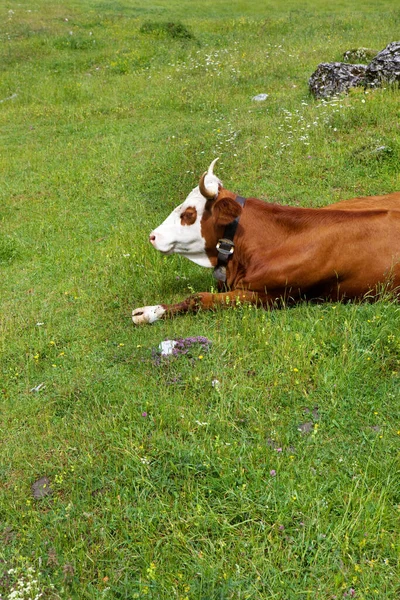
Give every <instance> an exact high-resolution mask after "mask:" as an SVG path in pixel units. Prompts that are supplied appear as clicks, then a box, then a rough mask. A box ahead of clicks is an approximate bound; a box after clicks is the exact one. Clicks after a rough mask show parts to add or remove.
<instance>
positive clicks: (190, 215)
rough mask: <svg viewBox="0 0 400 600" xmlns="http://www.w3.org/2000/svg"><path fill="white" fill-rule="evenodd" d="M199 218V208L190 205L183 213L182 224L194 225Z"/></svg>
mask: <svg viewBox="0 0 400 600" xmlns="http://www.w3.org/2000/svg"><path fill="white" fill-rule="evenodd" d="M196 219H197V210H196V208H195V207H194V206H189V208H186V210H184V211H183V213H181V224H182V225H193V223H194V222H195V221H196Z"/></svg>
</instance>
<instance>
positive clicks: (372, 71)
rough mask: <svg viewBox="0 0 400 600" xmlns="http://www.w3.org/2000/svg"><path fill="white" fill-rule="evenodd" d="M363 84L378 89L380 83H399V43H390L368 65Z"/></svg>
mask: <svg viewBox="0 0 400 600" xmlns="http://www.w3.org/2000/svg"><path fill="white" fill-rule="evenodd" d="M365 83H366V84H367V85H368V86H375V87H378V86H380V85H382V83H400V42H391V43H390V44H388V45H387V46H386V48H385V49H384V50H382V51H381V52H379V53H378V54H377V55H376V56H375V58H374V59H373V60H372V61H371V62H370V63H369V65H368V67H367V70H366V73H365Z"/></svg>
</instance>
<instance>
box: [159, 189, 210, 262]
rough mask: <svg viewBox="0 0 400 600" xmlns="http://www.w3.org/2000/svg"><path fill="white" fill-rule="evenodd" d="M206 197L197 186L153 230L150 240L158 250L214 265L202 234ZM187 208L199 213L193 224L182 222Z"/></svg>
mask: <svg viewBox="0 0 400 600" xmlns="http://www.w3.org/2000/svg"><path fill="white" fill-rule="evenodd" d="M205 205H206V199H205V198H204V197H203V196H202V195H201V194H200V191H199V188H198V187H197V188H195V189H194V190H192V191H191V192H190V194H189V196H188V197H187V198H186V200H185V201H184V202H183V203H182V204H181V205H180V206H178V207H177V208H175V209H174V210H173V211H172V213H171V214H170V215H169V217H167V218H166V219H165V221H164V222H163V223H161V225H160V226H159V227H157V229H155V230H154V231H152V232H151V234H150V241H151V243H152V244H153V246H154V248H156V250H159V251H160V252H163V253H164V254H173V253H176V254H180V255H181V256H186V257H187V258H188V259H189V260H191V261H193V262H195V263H196V264H198V265H200V266H202V267H212V264H211V262H210V260H209V258H208V256H207V254H206V251H205V239H204V238H203V237H202V235H201V218H202V216H203V212H204V207H205ZM187 208H195V209H196V212H197V215H196V220H195V221H194V223H193V224H192V225H185V224H182V221H181V215H182V214H183V213H184V212H185V210H186V209H187Z"/></svg>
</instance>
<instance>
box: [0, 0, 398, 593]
mask: <svg viewBox="0 0 400 600" xmlns="http://www.w3.org/2000/svg"><path fill="white" fill-rule="evenodd" d="M0 17H1V18H0V42H1V44H0V73H1V76H0V126H1V130H0V131H1V147H2V151H1V155H0V166H1V169H0V172H1V175H0V177H1V186H0V197H1V200H0V269H1V282H0V303H1V304H0V306H1V309H0V311H1V334H0V350H1V366H0V377H1V380H0V398H1V404H0V406H1V417H0V430H1V439H0V443H1V458H0V469H1V471H0V473H1V479H0V481H1V484H0V515H1V518H0V598H1V600H27V599H33V598H39V597H41V598H46V599H63V600H64V599H96V600H97V599H102V598H110V599H129V600H130V599H134V598H140V599H147V598H149V599H154V600H171V599H177V600H228V599H235V600H244V599H254V600H264V599H265V600H267V599H277V600H297V599H299V600H300V599H302V600H306V599H310V600H331V599H335V598H337V599H339V598H346V597H348V598H351V597H355V598H357V599H360V600H361V599H365V600H369V599H375V598H376V599H385V600H386V599H387V600H398V598H399V597H400V577H399V555H400V543H399V535H398V534H399V529H400V527H399V525H400V519H399V517H400V480H399V455H398V450H399V441H400V420H399V396H400V392H399V377H400V329H399V316H400V313H399V307H398V305H397V304H396V303H395V302H393V301H392V300H391V299H390V298H387V297H385V296H384V295H383V297H382V299H381V300H379V301H378V302H377V303H375V304H367V303H360V304H347V305H343V304H329V303H327V304H325V305H320V306H312V305H307V304H303V305H300V306H298V307H296V308H292V309H287V310H280V311H275V312H266V311H263V310H257V309H254V308H252V307H248V306H241V307H238V308H236V309H234V310H226V311H217V312H215V313H206V312H204V313H200V314H198V315H196V316H185V317H181V318H176V319H174V320H171V321H165V322H158V323H156V324H154V325H153V326H147V327H141V328H135V327H134V326H133V325H132V322H131V318H130V314H131V310H132V308H134V307H138V306H142V305H147V304H156V303H159V302H174V301H178V300H180V299H183V298H184V297H186V296H187V295H188V294H189V293H190V291H193V290H194V291H205V290H209V289H210V288H211V287H212V286H213V285H214V283H213V280H212V277H211V275H210V273H209V271H208V270H203V269H202V268H201V267H198V266H196V265H194V264H191V263H189V261H185V260H184V259H180V258H179V257H168V259H166V258H163V257H162V256H161V255H160V254H158V253H156V252H155V251H154V250H153V249H152V248H151V247H150V245H149V243H148V233H149V232H150V230H151V229H152V228H153V227H155V226H156V225H158V224H159V223H161V221H162V220H163V219H164V218H165V217H166V216H167V215H168V214H169V213H170V211H171V210H172V208H174V207H175V206H176V205H177V204H179V203H180V202H182V201H183V199H184V198H185V197H186V195H187V194H188V192H189V191H190V190H191V189H192V188H193V187H195V186H196V185H197V183H198V178H199V176H200V175H201V174H202V173H203V171H204V170H205V169H206V168H207V167H208V165H209V163H210V162H211V160H212V159H213V158H215V157H216V156H219V157H220V161H219V163H218V165H217V173H218V175H219V176H220V177H221V178H222V179H223V180H224V183H225V186H226V187H227V188H228V189H231V190H233V191H236V192H238V193H240V194H242V195H244V196H246V195H255V196H258V197H262V198H265V199H270V200H273V201H277V202H282V203H286V204H296V205H301V206H323V205H326V204H329V203H331V202H334V201H338V200H339V199H344V198H351V197H353V196H356V195H368V194H375V193H376V194H381V193H386V192H387V193H388V192H391V191H395V190H400V181H399V179H400V178H399V160H400V129H399V123H400V103H399V91H398V90H393V89H379V90H375V91H369V92H368V91H365V92H364V90H363V89H358V90H355V91H353V92H352V93H351V94H350V95H349V96H346V97H341V98H339V99H335V100H332V101H329V102H321V101H315V100H313V99H312V98H311V97H310V95H309V92H308V86H307V81H308V78H309V76H310V75H311V73H312V72H313V71H314V69H315V68H316V66H317V64H318V63H319V62H323V61H334V60H340V59H341V56H342V53H343V52H344V51H345V50H348V49H351V48H357V47H360V46H366V47H369V48H375V49H376V50H380V49H382V48H384V47H385V46H386V45H387V44H388V43H389V42H390V41H394V40H397V39H398V38H399V26H400V12H399V10H398V7H397V8H396V7H395V3H394V2H393V0H374V1H372V0H371V1H370V0H358V1H357V2H353V3H349V2H343V1H341V0H339V1H338V2H335V3H332V2H328V1H327V0H313V2H310V1H308V2H306V1H305V2H302V3H299V2H296V1H295V0H287V1H286V2H285V3H282V2H278V0H270V1H266V2H265V1H264V2H262V1H261V0H249V1H246V2H244V1H240V0H229V1H228V0H214V1H212V2H211V0H198V1H197V2H194V1H190V0H180V1H179V2H178V0H154V2H153V1H149V2H147V3H146V2H139V0H121V1H119V2H110V1H107V0H82V1H81V2H77V1H75V2H73V1H67V2H65V3H58V2H50V1H46V0H20V1H19V2H18V3H16V2H4V1H0ZM167 23H169V24H170V25H166V24H167ZM260 93H267V94H268V98H267V100H266V101H265V102H258V103H257V102H254V101H253V100H252V98H253V97H254V96H255V95H256V94H260ZM382 147H383V150H382ZM379 149H380V150H379ZM187 336H205V337H207V338H208V339H209V340H210V341H211V342H212V344H211V345H210V347H209V349H208V350H207V349H206V350H207V351H205V349H204V348H202V347H201V346H199V347H198V348H197V347H193V348H192V350H191V352H190V353H189V354H188V355H186V356H180V357H177V358H175V359H170V360H168V359H164V360H159V359H158V358H157V357H156V356H155V350H156V349H157V347H158V345H159V343H160V342H161V341H162V340H166V339H176V338H180V337H187ZM216 380H217V381H216ZM35 389H36V391H35ZM43 477H46V478H47V479H44V480H43V479H42V478H43ZM34 484H35V485H34ZM32 486H34V487H32ZM33 492H34V493H33ZM35 496H38V497H35ZM40 594H41V595H40Z"/></svg>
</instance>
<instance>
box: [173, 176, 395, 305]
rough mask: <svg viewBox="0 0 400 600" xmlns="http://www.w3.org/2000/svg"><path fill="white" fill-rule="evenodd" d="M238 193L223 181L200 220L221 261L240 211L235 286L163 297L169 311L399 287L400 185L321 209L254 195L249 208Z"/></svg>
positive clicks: (213, 256) (230, 274) (232, 266)
mask: <svg viewBox="0 0 400 600" xmlns="http://www.w3.org/2000/svg"><path fill="white" fill-rule="evenodd" d="M235 198H236V194H233V193H232V192H228V191H227V190H225V189H223V188H222V189H220V191H219V194H218V197H217V198H216V199H215V200H211V199H209V200H208V202H207V205H206V210H205V212H204V214H203V218H202V224H201V227H202V235H203V237H204V238H205V240H206V251H207V254H208V256H209V258H210V260H211V262H212V264H214V265H215V264H216V262H217V251H216V248H215V246H216V243H217V241H218V239H220V238H221V237H222V236H223V232H224V227H225V225H226V224H227V223H228V222H230V221H231V220H233V219H234V218H235V217H236V216H238V215H240V221H239V226H238V229H237V232H236V235H235V240H234V241H235V252H234V254H233V257H232V259H231V260H230V261H229V263H228V267H227V288H228V291H227V292H222V293H219V294H209V293H201V294H197V296H196V300H195V301H190V299H188V300H186V301H185V302H182V303H179V304H177V305H169V306H168V305H163V306H164V308H166V309H167V314H169V315H172V314H176V313H178V312H186V311H187V310H196V309H198V308H199V307H201V308H204V309H208V308H212V307H213V306H216V305H218V304H219V305H221V306H227V305H228V306H229V305H230V304H232V303H234V302H236V301H238V300H240V301H243V300H245V301H248V302H252V303H255V304H263V305H275V304H276V303H277V302H278V303H279V302H281V301H282V300H284V301H285V302H287V301H292V302H296V301H298V300H300V299H302V298H306V299H309V300H311V299H318V300H320V299H321V300H329V299H331V300H335V301H336V300H341V299H355V298H360V299H361V298H364V297H365V296H366V295H368V294H371V293H372V294H374V293H375V292H376V291H377V290H378V289H379V287H380V286H382V285H386V286H387V287H388V288H389V289H391V290H393V291H397V290H398V289H399V287H400V192H396V193H393V194H389V195H386V196H372V197H365V198H355V199H352V200H345V201H342V202H337V203H335V204H332V205H330V206H327V207H324V208H317V209H311V208H296V207H288V206H280V205H278V204H269V203H266V202H263V201H261V200H258V199H256V198H248V199H247V201H246V205H245V207H244V209H243V210H242V209H241V207H240V206H239V205H238V204H237V203H236V202H235Z"/></svg>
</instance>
